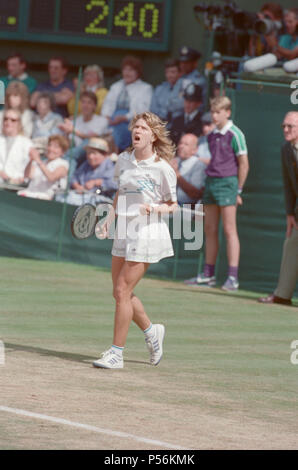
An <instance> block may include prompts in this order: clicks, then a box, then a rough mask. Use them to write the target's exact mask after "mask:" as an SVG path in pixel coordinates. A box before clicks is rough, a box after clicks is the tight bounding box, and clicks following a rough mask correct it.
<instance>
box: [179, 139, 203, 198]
mask: <svg viewBox="0 0 298 470" xmlns="http://www.w3.org/2000/svg"><path fill="white" fill-rule="evenodd" d="M197 151H198V138H197V136H196V135H194V134H185V135H184V136H183V137H181V139H180V141H179V144H178V148H177V158H174V159H173V160H172V161H171V164H172V167H173V168H174V170H175V172H176V175H177V200H178V204H180V205H182V204H195V203H196V202H197V201H198V200H200V199H201V198H202V195H203V191H204V184H205V178H206V174H205V169H206V165H205V164H204V163H203V162H201V161H200V160H199V159H198V157H197Z"/></svg>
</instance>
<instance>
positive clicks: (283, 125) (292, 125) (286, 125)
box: [281, 124, 297, 129]
mask: <svg viewBox="0 0 298 470" xmlns="http://www.w3.org/2000/svg"><path fill="white" fill-rule="evenodd" d="M281 127H282V128H283V129H285V128H286V127H288V128H289V129H293V127H297V126H296V125H294V124H282V125H281Z"/></svg>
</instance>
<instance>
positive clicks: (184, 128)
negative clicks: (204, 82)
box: [170, 83, 202, 145]
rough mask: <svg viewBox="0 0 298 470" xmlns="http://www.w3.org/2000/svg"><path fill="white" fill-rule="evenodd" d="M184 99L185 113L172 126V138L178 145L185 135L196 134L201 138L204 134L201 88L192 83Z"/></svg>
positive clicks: (174, 120) (185, 92)
mask: <svg viewBox="0 0 298 470" xmlns="http://www.w3.org/2000/svg"><path fill="white" fill-rule="evenodd" d="M183 98H184V113H183V114H181V115H180V116H178V117H177V118H175V119H173V121H172V122H171V124H170V136H171V139H172V140H173V142H174V143H175V144H176V145H177V144H178V142H179V140H180V138H181V136H182V135H183V134H195V135H196V136H197V137H199V135H201V133H202V122H201V117H202V116H201V105H202V91H201V87H200V86H199V85H194V84H193V83H191V84H190V85H188V87H187V88H186V90H185V91H184V94H183Z"/></svg>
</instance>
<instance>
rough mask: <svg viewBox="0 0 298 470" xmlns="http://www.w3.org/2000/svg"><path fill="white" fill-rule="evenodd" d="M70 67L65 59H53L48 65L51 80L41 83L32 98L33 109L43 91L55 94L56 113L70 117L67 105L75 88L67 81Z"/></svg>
mask: <svg viewBox="0 0 298 470" xmlns="http://www.w3.org/2000/svg"><path fill="white" fill-rule="evenodd" d="M67 72H68V65H67V63H66V60H65V59H64V58H63V57H52V58H51V59H50V60H49V63H48V74H49V80H48V81H46V82H44V83H40V84H39V85H38V86H37V88H36V91H35V92H34V93H33V94H32V96H31V103H30V104H31V107H32V108H35V107H36V102H37V98H38V96H39V93H41V92H42V91H48V92H51V93H54V97H55V102H56V108H55V110H54V111H55V112H56V113H59V114H61V116H62V117H66V116H68V111H67V103H68V101H69V100H70V99H71V98H72V97H73V93H74V86H73V83H72V82H71V81H70V80H67V78H66V76H67Z"/></svg>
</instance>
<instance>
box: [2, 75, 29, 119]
mask: <svg viewBox="0 0 298 470" xmlns="http://www.w3.org/2000/svg"><path fill="white" fill-rule="evenodd" d="M12 95H17V96H20V97H21V104H20V108H19V110H20V111H21V113H23V112H24V111H25V109H28V108H29V96H30V94H29V90H28V88H27V86H26V85H25V84H24V83H22V82H19V81H17V80H14V81H13V82H10V83H9V85H8V86H7V88H6V92H5V108H6V109H8V108H10V102H9V99H10V97H11V96H12Z"/></svg>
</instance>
